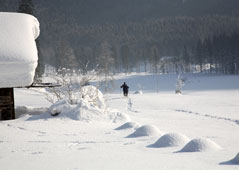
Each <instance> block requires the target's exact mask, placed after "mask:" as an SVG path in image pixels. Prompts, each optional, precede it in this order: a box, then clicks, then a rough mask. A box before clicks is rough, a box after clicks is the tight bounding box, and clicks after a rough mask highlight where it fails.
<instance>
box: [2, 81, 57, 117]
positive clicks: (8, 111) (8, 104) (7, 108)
mask: <svg viewBox="0 0 239 170" xmlns="http://www.w3.org/2000/svg"><path fill="white" fill-rule="evenodd" d="M60 86H61V85H57V84H52V83H33V84H32V85H30V86H26V87H16V88H45V87H49V88H54V87H60ZM14 107H15V106H14V89H13V88H0V121H1V120H11V119H15V108H14Z"/></svg>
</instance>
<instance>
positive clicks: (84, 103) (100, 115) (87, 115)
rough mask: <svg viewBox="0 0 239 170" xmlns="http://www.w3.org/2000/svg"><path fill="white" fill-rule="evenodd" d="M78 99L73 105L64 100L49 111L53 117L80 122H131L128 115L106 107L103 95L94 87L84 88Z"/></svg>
mask: <svg viewBox="0 0 239 170" xmlns="http://www.w3.org/2000/svg"><path fill="white" fill-rule="evenodd" d="M75 95H76V96H81V97H78V98H77V99H74V103H71V101H69V99H62V100H60V101H58V102H57V103H55V104H53V105H52V106H50V108H49V109H48V111H49V112H50V114H51V115H52V116H57V117H59V118H70V119H73V120H80V121H87V122H91V121H99V120H110V121H113V122H120V121H130V118H129V116H128V115H125V114H123V113H120V112H117V111H114V110H110V109H108V108H107V107H106V104H105V102H104V98H103V94H102V93H101V91H100V90H98V89H97V88H96V87H94V86H84V87H82V89H81V91H80V92H79V94H75Z"/></svg>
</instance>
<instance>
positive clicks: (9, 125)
mask: <svg viewBox="0 0 239 170" xmlns="http://www.w3.org/2000/svg"><path fill="white" fill-rule="evenodd" d="M0 125H5V126H7V127H10V128H15V129H19V130H23V131H29V132H37V133H40V134H41V135H45V134H46V132H43V131H38V130H30V129H26V128H23V127H21V126H14V125H12V124H9V123H0Z"/></svg>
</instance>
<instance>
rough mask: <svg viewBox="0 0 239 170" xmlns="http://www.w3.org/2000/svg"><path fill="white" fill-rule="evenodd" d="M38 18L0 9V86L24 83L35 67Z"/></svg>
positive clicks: (31, 75) (15, 85) (26, 83)
mask: <svg viewBox="0 0 239 170" xmlns="http://www.w3.org/2000/svg"><path fill="white" fill-rule="evenodd" d="M39 33H40V29H39V22H38V20H37V19H36V18H35V17H33V16H31V15H28V14H20V13H7V12H0V88H1V87H17V86H27V85H30V84H31V83H32V81H33V77H34V74H35V68H36V66H37V60H38V55H37V48H36V43H35V39H36V38H37V37H38V36H39Z"/></svg>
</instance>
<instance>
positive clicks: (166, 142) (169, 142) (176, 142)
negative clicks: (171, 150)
mask: <svg viewBox="0 0 239 170" xmlns="http://www.w3.org/2000/svg"><path fill="white" fill-rule="evenodd" d="M187 142H189V139H188V137H186V136H184V135H182V134H180V133H168V134H165V135H163V136H161V137H160V138H159V139H158V140H157V141H156V142H155V143H154V144H153V145H151V147H156V148H161V147H172V146H181V145H185V144H186V143H187Z"/></svg>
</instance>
